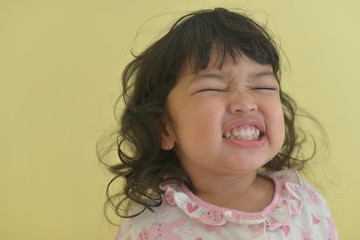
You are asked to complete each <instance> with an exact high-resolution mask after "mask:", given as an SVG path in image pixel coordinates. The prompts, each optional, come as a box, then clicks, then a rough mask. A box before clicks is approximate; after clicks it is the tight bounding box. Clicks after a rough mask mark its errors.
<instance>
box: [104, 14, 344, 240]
mask: <svg viewBox="0 0 360 240" xmlns="http://www.w3.org/2000/svg"><path fill="white" fill-rule="evenodd" d="M122 80H123V95H122V97H123V99H124V102H125V109H124V110H123V112H122V115H121V121H120V128H119V131H118V144H117V147H118V156H119V158H120V161H121V163H119V164H116V165H113V166H110V171H111V172H113V173H115V174H116V176H115V178H114V179H116V178H118V177H121V178H123V179H124V185H123V188H122V189H121V191H120V190H119V192H120V193H117V194H115V195H114V196H109V195H108V196H109V201H110V203H112V206H113V207H114V209H115V211H116V213H117V214H118V215H119V216H121V217H124V218H125V219H124V220H123V222H122V224H121V227H120V230H119V232H118V234H117V236H116V239H124V240H130V239H132V240H135V239H142V240H160V239H167V240H181V239H184V240H185V239H191V240H211V239H265V240H268V239H337V232H336V228H335V225H334V222H333V220H332V218H331V215H330V211H329V208H328V206H327V204H326V203H325V200H324V199H323V197H322V196H320V195H319V193H318V192H317V191H316V190H315V189H314V188H313V187H312V186H311V185H309V183H307V182H306V181H305V180H304V179H302V178H301V177H300V175H299V173H298V170H301V169H302V168H303V166H304V164H305V163H306V161H305V160H304V161H301V160H300V159H299V158H298V157H297V156H298V155H297V154H298V153H299V151H300V150H301V147H302V145H301V144H302V143H303V141H301V140H299V138H298V129H297V128H295V126H294V120H295V114H296V105H295V102H294V101H293V100H292V99H291V98H290V97H289V96H288V95H286V94H285V93H284V92H283V91H282V90H281V87H280V63H279V54H278V51H277V50H276V48H275V44H274V43H273V40H272V38H271V37H270V36H269V34H268V33H267V32H266V31H265V30H264V29H263V28H262V27H261V26H259V25H258V24H257V23H255V22H254V21H253V20H251V19H249V18H248V17H246V16H244V15H241V14H238V13H235V12H231V11H228V10H226V9H222V8H218V9H215V10H203V11H198V12H194V13H191V14H189V15H186V16H183V17H182V18H180V19H179V20H178V21H177V22H176V23H175V24H174V25H173V26H172V28H171V29H170V31H169V32H168V33H167V34H166V35H165V36H163V37H162V38H161V39H159V40H158V41H157V42H155V43H153V44H152V45H151V46H150V47H148V48H147V49H146V50H145V51H144V52H143V53H141V54H140V55H139V56H136V57H135V59H134V60H133V61H132V62H130V63H129V64H128V65H127V67H126V68H125V70H124V72H123V77H122ZM110 184H111V183H110ZM110 184H109V185H110ZM108 190H109V189H108ZM119 196H122V197H120V198H119Z"/></svg>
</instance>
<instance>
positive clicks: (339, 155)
mask: <svg viewBox="0 0 360 240" xmlns="http://www.w3.org/2000/svg"><path fill="white" fill-rule="evenodd" d="M215 6H225V7H231V8H236V7H240V8H244V9H245V10H248V11H249V13H250V15H252V16H254V17H256V18H257V19H259V20H261V21H264V20H267V22H268V25H269V27H270V28H271V31H272V32H273V33H274V35H275V36H276V38H277V40H279V41H280V43H281V47H282V48H283V49H284V51H285V52H286V53H287V56H288V58H289V62H290V64H291V65H290V66H291V68H290V66H288V67H287V68H286V69H285V71H284V79H283V80H284V81H285V82H287V83H286V84H285V87H286V89H288V91H289V92H290V93H291V94H292V95H293V96H294V97H295V98H296V99H297V100H298V102H299V103H300V105H301V106H303V107H304V108H305V109H307V110H308V111H310V112H311V113H312V114H314V115H315V116H316V117H317V118H318V119H319V120H320V121H321V122H322V124H323V125H324V126H325V128H326V129H327V131H328V134H329V137H330V141H331V156H330V158H328V159H326V164H318V165H315V166H316V167H314V172H315V173H317V172H319V174H320V172H322V171H325V172H326V173H327V174H326V175H327V176H328V178H329V179H330V180H331V182H330V183H327V184H326V186H325V187H324V196H325V198H326V199H327V201H328V203H329V205H330V207H331V210H332V213H333V217H334V220H335V222H336V225H337V228H338V231H339V235H340V239H360V231H359V229H358V228H357V226H358V222H357V221H358V220H357V219H358V215H359V213H360V212H359V210H358V208H359V202H360V193H359V186H358V184H359V182H360V172H359V168H360V158H359V149H360V147H359V141H358V138H359V136H360V131H359V117H360V116H359V115H360V110H359V99H360V98H359V92H360V77H359V76H360V74H359V68H360V64H359V59H360V50H359V49H360V47H359V44H360V27H359V24H360V14H359V10H360V2H359V1H357V0H343V1H339V0H338V1H329V0H317V1H314V0H298V1H295V0H247V1H246V0H237V1H236V0H233V1H225V0H222V1H220V0H213V1H204V0H181V1H170V0H149V1H145V0H142V1H140V0H82V1H81V0H43V1H39V0H33V1H26V0H23V1H21V0H1V1H0V149H1V151H0V239H6V240H9V239H52V240H56V239H88V240H90V239H94V240H95V239H113V237H114V235H115V232H116V228H114V227H112V226H110V225H109V224H108V223H107V222H106V221H105V219H104V217H103V215H102V205H103V202H104V200H105V197H104V196H105V186H106V184H107V182H108V181H109V179H110V175H108V174H107V173H106V171H105V170H104V168H103V167H102V166H101V165H100V164H99V163H98V161H97V159H96V156H95V143H96V140H97V138H98V137H99V136H100V135H101V133H102V132H103V131H105V130H106V129H107V128H108V127H109V126H111V124H113V123H114V122H113V117H112V104H113V102H114V100H115V98H116V97H117V95H118V94H119V78H120V75H121V71H122V68H123V67H124V65H125V63H126V62H127V61H128V60H129V59H131V57H130V55H129V50H130V49H131V47H132V45H133V42H134V39H135V36H136V33H137V32H138V30H139V28H140V27H141V25H142V24H143V23H145V22H146V21H147V20H148V19H149V18H151V17H153V16H155V15H159V16H158V17H157V18H156V19H155V20H153V21H150V22H148V24H147V25H146V26H145V27H143V29H146V31H145V30H143V31H140V33H141V34H140V36H139V38H138V41H137V43H138V44H137V46H140V47H138V48H139V49H141V47H142V46H143V45H146V43H147V42H148V41H149V40H150V39H151V38H153V37H155V36H156V32H158V30H160V29H162V28H164V27H166V26H168V23H169V21H173V20H174V17H173V16H174V15H173V14H172V12H176V14H177V15H175V16H180V15H181V14H182V13H184V11H185V12H186V11H189V10H195V9H200V8H208V7H215ZM321 176H322V175H321ZM325 182H327V181H325Z"/></svg>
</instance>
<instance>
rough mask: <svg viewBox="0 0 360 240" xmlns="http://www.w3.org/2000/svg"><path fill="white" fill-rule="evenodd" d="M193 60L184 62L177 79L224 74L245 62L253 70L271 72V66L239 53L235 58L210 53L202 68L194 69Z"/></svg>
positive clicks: (215, 52)
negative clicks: (208, 73) (202, 74)
mask: <svg viewBox="0 0 360 240" xmlns="http://www.w3.org/2000/svg"><path fill="white" fill-rule="evenodd" d="M195 61H196V60H195V58H191V57H190V58H189V59H188V61H186V62H185V63H184V65H183V67H182V69H181V71H180V74H179V77H183V76H189V75H191V76H196V75H198V74H201V73H204V72H212V71H214V72H215V71H216V72H223V73H226V72H227V71H228V70H229V69H230V68H231V67H233V66H235V67H236V66H240V65H242V64H244V63H245V62H246V64H247V65H250V66H251V68H252V69H253V70H255V71H256V70H257V69H259V70H260V69H268V70H269V71H271V72H273V71H272V66H271V65H270V64H260V63H258V62H256V61H255V60H253V59H252V58H250V57H249V56H247V55H246V54H244V53H242V52H239V54H237V55H236V57H233V56H231V55H230V54H229V53H227V52H225V53H221V52H219V51H217V49H213V50H212V51H211V54H210V57H209V60H208V62H207V65H206V66H205V67H204V68H201V69H196V63H195Z"/></svg>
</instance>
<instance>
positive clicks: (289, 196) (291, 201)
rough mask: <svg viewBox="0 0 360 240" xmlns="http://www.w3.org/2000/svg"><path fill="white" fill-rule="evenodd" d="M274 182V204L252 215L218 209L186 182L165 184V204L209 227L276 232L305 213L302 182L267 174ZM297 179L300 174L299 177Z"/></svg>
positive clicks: (163, 185)
mask: <svg viewBox="0 0 360 240" xmlns="http://www.w3.org/2000/svg"><path fill="white" fill-rule="evenodd" d="M263 176H265V177H268V178H270V179H272V180H273V181H274V184H275V194H274V198H273V200H272V202H271V203H270V205H269V206H268V207H266V208H265V209H264V210H263V211H261V212H256V213H248V212H243V211H237V210H232V209H227V208H222V207H218V206H215V205H212V204H210V203H207V202H204V201H203V200H201V199H200V198H198V197H197V196H195V195H194V194H193V193H192V192H191V191H190V190H189V189H188V188H187V187H186V185H185V184H184V183H175V182H165V183H163V184H161V186H160V187H161V189H162V190H164V191H165V195H164V201H166V202H167V203H168V204H169V205H173V206H175V205H177V206H178V207H179V208H180V209H181V210H182V211H184V212H185V213H186V214H187V215H188V216H189V217H190V218H192V219H194V220H196V221H198V222H200V223H203V224H207V225H213V226H216V225H218V226H219V225H224V224H225V223H226V222H231V223H234V224H246V225H259V224H260V225H262V226H263V227H264V228H265V227H266V228H268V229H269V230H274V229H277V228H279V227H282V226H284V225H286V224H287V223H288V222H289V221H290V219H291V218H292V217H293V216H298V215H300V214H301V211H302V208H303V203H302V200H301V198H300V197H299V195H301V193H300V192H298V191H299V189H300V188H301V187H300V185H299V184H296V182H299V180H298V179H287V178H289V175H287V176H285V177H282V178H281V177H280V178H276V177H275V176H273V175H267V174H263ZM295 176H297V174H295Z"/></svg>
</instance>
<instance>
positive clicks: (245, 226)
mask: <svg viewBox="0 0 360 240" xmlns="http://www.w3.org/2000/svg"><path fill="white" fill-rule="evenodd" d="M262 176H265V177H268V178H269V179H272V180H273V181H274V184H275V194H274V198H273V200H272V202H271V203H270V205H269V206H267V207H266V208H265V209H264V210H263V211H261V212H257V213H247V212H242V211H237V210H232V209H227V208H222V207H219V206H215V205H212V204H210V203H207V202H204V201H202V200H201V199H200V198H198V197H197V196H195V195H194V194H193V193H192V192H191V191H190V190H189V189H188V188H187V187H186V186H185V184H183V183H174V182H165V183H163V184H161V188H162V189H163V190H164V191H165V194H164V195H163V203H162V205H161V206H160V207H157V208H154V212H151V211H149V210H146V211H145V212H143V213H142V214H141V215H139V216H137V217H135V218H130V219H124V221H123V223H122V225H121V227H120V229H119V232H118V234H117V236H116V237H115V239H116V240H118V239H119V240H135V239H136V240H161V239H166V240H188V239H189V240H190V239H191V240H213V239H214V240H215V239H229V240H230V239H231V240H232V239H236V240H238V239H239V240H241V239H258V240H260V239H264V240H269V239H276V240H278V239H292V240H293V239H295V240H296V239H305V240H310V239H315V240H318V239H326V240H333V239H338V238H337V231H336V227H335V224H334V221H333V220H332V218H331V215H330V211H329V207H328V205H327V204H326V202H325V200H324V198H323V197H322V196H321V195H320V194H319V193H318V192H317V191H316V190H315V189H314V188H313V187H312V186H311V185H310V184H309V183H307V182H306V181H305V180H304V179H302V178H301V177H300V175H299V174H298V172H297V171H296V170H284V171H279V172H272V173H265V174H262ZM141 209H142V208H141V207H140V206H135V207H134V208H133V210H132V211H138V210H141Z"/></svg>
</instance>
